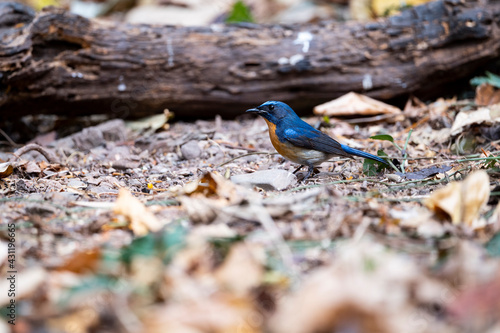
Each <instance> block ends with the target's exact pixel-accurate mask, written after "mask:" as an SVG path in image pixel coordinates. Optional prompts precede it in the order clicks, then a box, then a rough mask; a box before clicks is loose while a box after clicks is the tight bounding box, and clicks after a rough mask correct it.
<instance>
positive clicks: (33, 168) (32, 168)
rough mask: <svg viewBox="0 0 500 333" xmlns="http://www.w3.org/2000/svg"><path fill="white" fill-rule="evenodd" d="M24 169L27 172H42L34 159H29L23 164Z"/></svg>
mask: <svg viewBox="0 0 500 333" xmlns="http://www.w3.org/2000/svg"><path fill="white" fill-rule="evenodd" d="M24 169H25V170H26V172H27V173H40V172H42V169H40V167H39V166H38V164H37V163H36V162H34V161H29V162H28V163H27V164H26V165H25V166H24Z"/></svg>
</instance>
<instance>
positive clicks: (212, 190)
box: [179, 173, 246, 223]
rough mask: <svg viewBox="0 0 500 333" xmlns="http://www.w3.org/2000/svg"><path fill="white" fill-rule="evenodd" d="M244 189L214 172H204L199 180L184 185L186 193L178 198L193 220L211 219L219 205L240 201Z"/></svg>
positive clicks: (213, 217)
mask: <svg viewBox="0 0 500 333" xmlns="http://www.w3.org/2000/svg"><path fill="white" fill-rule="evenodd" d="M244 191H246V190H245V189H243V188H241V187H239V186H237V185H235V184H234V183H233V182H231V181H229V180H227V179H226V178H224V177H222V176H220V175H218V174H216V173H206V174H205V175H203V177H201V178H200V179H199V180H197V181H194V182H191V183H189V184H187V185H186V186H184V188H183V190H182V192H184V193H185V194H186V195H184V196H182V197H180V198H179V201H180V202H181V204H182V207H183V208H184V209H185V210H186V212H187V214H188V215H189V217H190V219H191V220H192V221H193V222H201V223H209V222H211V221H213V220H214V219H215V218H216V217H217V214H218V210H219V209H220V208H221V207H225V206H228V205H233V204H238V203H240V202H241V201H242V200H243V198H244V197H245V195H244V194H243V193H244Z"/></svg>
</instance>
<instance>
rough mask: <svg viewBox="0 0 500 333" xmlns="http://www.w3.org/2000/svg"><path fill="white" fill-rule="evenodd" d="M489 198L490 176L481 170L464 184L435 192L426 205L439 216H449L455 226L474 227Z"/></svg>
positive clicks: (453, 185) (426, 201)
mask: <svg viewBox="0 0 500 333" xmlns="http://www.w3.org/2000/svg"><path fill="white" fill-rule="evenodd" d="M489 197H490V181H489V177H488V174H487V173H486V171H484V170H479V171H476V172H474V173H472V174H470V175H469V176H468V177H467V178H466V179H465V180H464V181H462V182H452V183H450V184H448V185H447V186H446V187H444V188H441V189H439V190H437V191H434V193H432V195H431V196H430V197H429V198H427V199H426V200H425V201H424V204H425V205H426V206H427V208H429V209H430V210H432V211H434V212H435V213H437V214H438V215H440V214H441V215H442V213H445V214H446V215H448V216H449V217H450V218H451V221H452V222H453V224H462V223H464V224H465V225H467V226H473V223H474V222H475V221H476V220H477V219H478V218H479V212H480V210H481V208H483V207H484V206H485V205H486V203H487V202H488V199H489Z"/></svg>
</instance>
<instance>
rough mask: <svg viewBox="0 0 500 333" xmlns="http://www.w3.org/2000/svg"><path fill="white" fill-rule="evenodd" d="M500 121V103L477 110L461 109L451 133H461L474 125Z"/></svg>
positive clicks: (453, 134) (491, 123)
mask: <svg viewBox="0 0 500 333" xmlns="http://www.w3.org/2000/svg"><path fill="white" fill-rule="evenodd" d="M499 122H500V105H497V106H491V107H489V108H480V109H478V110H475V111H460V112H459V113H458V114H457V116H456V117H455V121H454V122H453V126H452V127H451V132H450V134H451V135H452V136H455V135H458V134H461V133H462V132H464V131H465V129H466V128H467V127H469V126H472V125H480V124H484V125H490V126H491V125H493V124H496V123H499Z"/></svg>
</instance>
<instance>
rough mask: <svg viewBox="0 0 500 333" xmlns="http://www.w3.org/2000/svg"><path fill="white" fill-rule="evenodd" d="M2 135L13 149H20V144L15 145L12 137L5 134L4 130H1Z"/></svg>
mask: <svg viewBox="0 0 500 333" xmlns="http://www.w3.org/2000/svg"><path fill="white" fill-rule="evenodd" d="M0 134H2V136H3V137H4V138H5V139H6V140H7V142H9V144H10V145H11V146H13V147H19V144H17V143H15V142H14V140H12V139H11V138H10V136H8V135H7V133H5V132H4V130H3V129H1V128H0Z"/></svg>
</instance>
